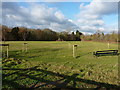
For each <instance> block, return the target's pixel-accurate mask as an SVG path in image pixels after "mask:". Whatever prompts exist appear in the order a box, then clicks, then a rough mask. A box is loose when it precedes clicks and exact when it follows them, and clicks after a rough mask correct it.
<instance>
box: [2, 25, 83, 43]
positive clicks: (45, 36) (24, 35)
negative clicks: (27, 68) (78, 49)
mask: <svg viewBox="0 0 120 90" xmlns="http://www.w3.org/2000/svg"><path fill="white" fill-rule="evenodd" d="M1 29H2V33H1V38H2V40H3V41H26V40H27V41H56V40H60V41H62V40H63V41H80V40H81V38H80V36H81V35H82V33H81V32H79V31H78V30H77V31H76V34H75V33H74V32H72V33H71V34H69V33H68V32H60V33H58V32H55V31H52V30H51V29H43V30H41V29H28V28H25V27H14V28H9V27H7V26H2V28H1Z"/></svg>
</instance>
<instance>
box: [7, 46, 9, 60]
mask: <svg viewBox="0 0 120 90" xmlns="http://www.w3.org/2000/svg"><path fill="white" fill-rule="evenodd" d="M8 52H9V46H7V58H8V57H9V53H8Z"/></svg>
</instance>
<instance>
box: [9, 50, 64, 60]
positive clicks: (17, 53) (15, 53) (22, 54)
mask: <svg viewBox="0 0 120 90" xmlns="http://www.w3.org/2000/svg"><path fill="white" fill-rule="evenodd" d="M59 50H62V48H51V49H49V48H40V49H31V50H28V52H22V50H16V51H9V57H10V58H12V57H14V58H25V57H27V56H26V54H32V53H34V54H35V53H36V55H34V56H32V55H31V56H28V58H36V57H40V56H43V55H37V54H38V53H43V52H52V53H55V52H57V51H59ZM45 55H46V54H45Z"/></svg>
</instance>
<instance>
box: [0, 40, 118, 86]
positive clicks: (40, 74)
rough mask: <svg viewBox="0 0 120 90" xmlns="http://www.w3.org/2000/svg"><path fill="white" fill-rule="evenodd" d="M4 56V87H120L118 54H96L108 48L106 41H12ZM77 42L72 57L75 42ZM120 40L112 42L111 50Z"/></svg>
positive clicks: (115, 47) (116, 46)
mask: <svg viewBox="0 0 120 90" xmlns="http://www.w3.org/2000/svg"><path fill="white" fill-rule="evenodd" d="M5 43H6V44H9V45H10V46H9V58H8V59H7V58H4V56H5V55H4V51H5V50H6V49H5V47H3V49H2V52H3V59H2V61H3V64H2V65H3V67H2V68H3V77H2V79H3V88H103V87H105V88H109V87H111V88H114V87H118V56H117V55H115V56H101V57H95V56H93V52H94V51H98V50H108V45H107V43H101V42H85V41H82V42H79V41H27V43H28V48H27V49H28V50H27V52H23V51H22V50H23V43H24V42H23V41H9V42H5ZM75 44H76V45H78V47H77V49H75V57H76V58H73V51H72V50H73V45H75ZM112 49H115V50H116V49H117V50H118V44H116V43H110V45H109V50H112Z"/></svg>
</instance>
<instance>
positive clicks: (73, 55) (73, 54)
mask: <svg viewBox="0 0 120 90" xmlns="http://www.w3.org/2000/svg"><path fill="white" fill-rule="evenodd" d="M73 57H75V48H74V45H73Z"/></svg>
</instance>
